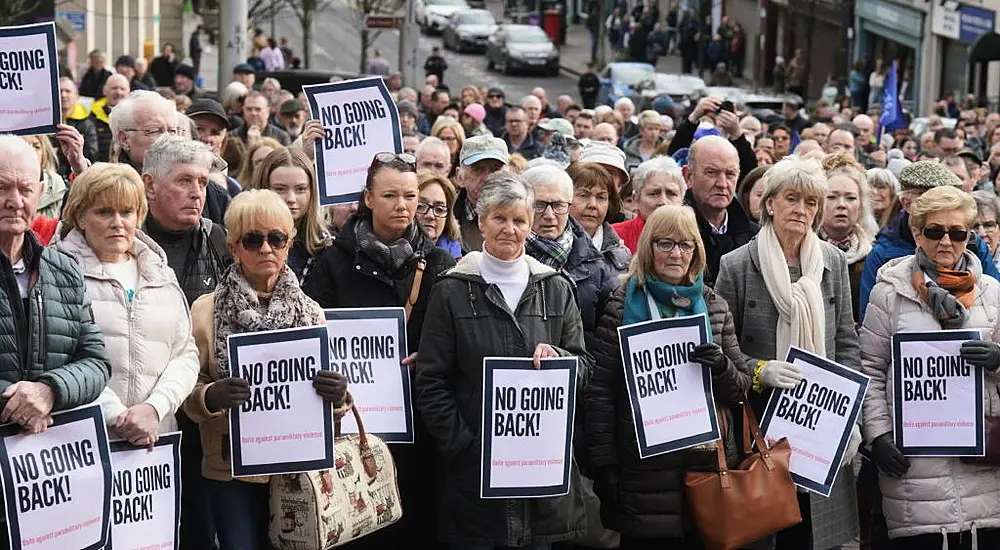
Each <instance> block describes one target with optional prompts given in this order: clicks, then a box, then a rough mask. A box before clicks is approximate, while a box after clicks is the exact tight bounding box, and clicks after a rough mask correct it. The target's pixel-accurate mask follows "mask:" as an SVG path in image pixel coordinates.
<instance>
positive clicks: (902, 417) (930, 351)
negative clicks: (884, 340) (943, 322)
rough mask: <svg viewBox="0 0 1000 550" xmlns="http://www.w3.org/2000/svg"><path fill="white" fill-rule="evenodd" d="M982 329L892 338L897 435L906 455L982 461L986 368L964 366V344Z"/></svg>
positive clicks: (910, 333)
mask: <svg viewBox="0 0 1000 550" xmlns="http://www.w3.org/2000/svg"><path fill="white" fill-rule="evenodd" d="M979 339H980V333H979V331H978V330H941V331H935V332H898V333H896V334H894V335H893V336H892V423H893V426H892V433H893V438H894V440H895V443H896V446H897V447H899V449H900V451H901V452H902V453H903V455H905V456H983V455H984V454H985V453H986V444H985V423H984V422H983V418H984V417H983V369H981V368H977V367H974V366H972V365H970V364H968V363H966V362H965V360H964V359H962V357H961V356H960V354H959V351H960V349H961V347H962V342H966V341H968V340H979Z"/></svg>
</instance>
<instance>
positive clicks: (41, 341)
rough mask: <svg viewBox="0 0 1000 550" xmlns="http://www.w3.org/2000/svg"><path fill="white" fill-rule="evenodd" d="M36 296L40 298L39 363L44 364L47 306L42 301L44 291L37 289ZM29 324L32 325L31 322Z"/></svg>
mask: <svg viewBox="0 0 1000 550" xmlns="http://www.w3.org/2000/svg"><path fill="white" fill-rule="evenodd" d="M35 297H36V298H37V299H38V363H39V364H42V363H43V362H44V361H45V340H46V335H45V307H44V305H43V302H42V291H41V290H36V291H35ZM28 324H29V325H30V324H31V323H28ZM29 336H30V335H29ZM29 341H30V338H29Z"/></svg>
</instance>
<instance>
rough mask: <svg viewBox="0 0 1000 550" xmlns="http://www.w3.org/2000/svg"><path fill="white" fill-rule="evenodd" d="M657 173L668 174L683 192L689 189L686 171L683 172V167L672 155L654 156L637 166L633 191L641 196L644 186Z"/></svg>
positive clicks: (633, 180) (633, 175) (633, 179)
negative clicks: (685, 176)
mask: <svg viewBox="0 0 1000 550" xmlns="http://www.w3.org/2000/svg"><path fill="white" fill-rule="evenodd" d="M657 174H660V175H664V176H667V177H668V178H670V180H671V181H673V182H675V183H676V184H677V186H678V187H677V188H678V189H680V191H681V194H683V193H684V191H685V190H687V184H685V183H684V173H683V172H681V167H680V166H678V165H677V162H676V161H674V159H672V158H670V157H653V158H651V159H649V160H647V161H645V162H643V163H642V164H640V165H639V166H638V167H636V169H635V172H633V173H632V193H634V194H635V195H636V196H639V194H640V193H642V188H643V187H645V186H646V182H647V181H649V178H650V176H653V175H657Z"/></svg>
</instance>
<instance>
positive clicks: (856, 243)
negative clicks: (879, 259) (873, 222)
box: [819, 225, 872, 265]
mask: <svg viewBox="0 0 1000 550" xmlns="http://www.w3.org/2000/svg"><path fill="white" fill-rule="evenodd" d="M819 236H820V237H821V238H822V239H823V240H824V241H826V242H828V243H830V244H832V245H833V246H836V247H837V248H839V249H840V250H841V251H842V252H843V253H844V254H845V255H846V256H847V264H848V265H850V264H853V263H855V262H858V261H861V260H863V259H865V258H866V257H867V256H868V253H869V252H871V251H872V243H871V239H870V238H869V237H868V235H867V234H866V233H865V230H864V229H862V228H861V226H860V225H859V226H855V228H854V231H851V234H850V235H848V236H847V237H845V238H844V239H842V240H839V241H838V240H834V239H831V238H830V237H829V235H827V234H826V231H824V230H823V229H822V228H820V230H819Z"/></svg>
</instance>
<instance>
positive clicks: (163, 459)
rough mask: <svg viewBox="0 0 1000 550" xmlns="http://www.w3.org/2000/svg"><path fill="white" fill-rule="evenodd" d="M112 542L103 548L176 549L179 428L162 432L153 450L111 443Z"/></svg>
mask: <svg viewBox="0 0 1000 550" xmlns="http://www.w3.org/2000/svg"><path fill="white" fill-rule="evenodd" d="M111 465H112V470H113V480H112V483H111V497H112V501H111V542H110V543H109V544H108V546H107V547H105V549H104V550H145V549H147V548H156V549H163V550H166V549H176V548H177V547H178V544H179V542H180V541H179V540H178V536H177V533H178V528H179V527H180V497H181V476H180V467H181V434H180V432H175V433H169V434H162V435H160V437H159V439H157V441H156V444H155V446H154V447H153V450H152V451H150V450H149V447H148V446H144V447H136V446H134V445H131V444H129V443H128V442H127V441H115V442H112V443H111Z"/></svg>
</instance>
